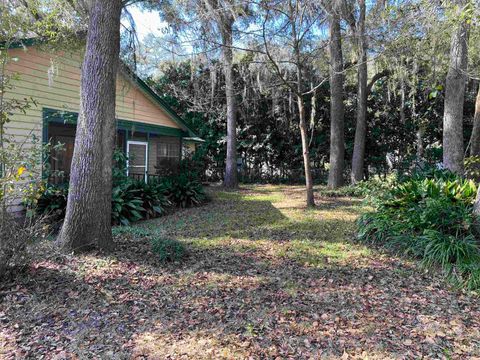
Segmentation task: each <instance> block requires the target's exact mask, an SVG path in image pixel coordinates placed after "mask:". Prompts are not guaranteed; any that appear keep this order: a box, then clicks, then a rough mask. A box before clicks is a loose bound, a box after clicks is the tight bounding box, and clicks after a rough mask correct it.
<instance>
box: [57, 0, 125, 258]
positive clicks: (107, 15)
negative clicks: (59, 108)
mask: <svg viewBox="0 0 480 360" xmlns="http://www.w3.org/2000/svg"><path fill="white" fill-rule="evenodd" d="M121 9H122V2H121V0H110V1H103V0H102V1H100V0H96V1H93V2H92V3H91V7H90V13H89V25H88V34H87V46H86V50H85V57H84V60H83V65H82V79H81V93H80V114H79V117H78V124H77V133H76V138H75V148H74V151H73V158H72V168H71V175H70V187H69V194H68V203H67V210H66V215H65V221H64V224H63V227H62V230H61V232H60V235H59V238H58V241H59V243H60V244H61V245H62V246H64V247H66V248H68V249H70V250H75V251H77V250H83V249H86V248H89V247H92V246H98V247H100V248H103V249H109V248H111V247H112V246H113V240H112V231H111V207H112V162H113V160H112V158H113V147H114V138H115V94H116V76H117V70H118V62H119V60H118V58H119V50H120V13H121Z"/></svg>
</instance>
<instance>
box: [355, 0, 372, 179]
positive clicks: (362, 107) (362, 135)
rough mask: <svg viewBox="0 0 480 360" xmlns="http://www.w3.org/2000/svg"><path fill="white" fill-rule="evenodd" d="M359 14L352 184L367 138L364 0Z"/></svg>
mask: <svg viewBox="0 0 480 360" xmlns="http://www.w3.org/2000/svg"><path fill="white" fill-rule="evenodd" d="M358 4H359V6H360V16H359V19H358V29H357V36H358V51H359V57H358V60H359V64H358V69H357V78H358V89H357V125H356V129H355V142H354V145H353V157H352V173H351V181H352V183H353V184H355V183H357V182H359V181H362V180H363V168H364V166H363V163H364V161H365V143H366V139H367V76H368V69H367V41H366V38H365V12H366V6H365V0H359V1H358Z"/></svg>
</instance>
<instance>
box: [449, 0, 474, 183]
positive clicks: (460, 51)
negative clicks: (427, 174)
mask: <svg viewBox="0 0 480 360" xmlns="http://www.w3.org/2000/svg"><path fill="white" fill-rule="evenodd" d="M466 4H467V0H457V1H456V4H455V5H456V7H457V9H456V13H457V15H458V16H456V18H458V19H461V20H460V23H459V24H458V26H457V28H456V29H455V31H454V32H453V35H452V41H451V45H450V66H449V69H448V73H447V79H446V84H445V85H446V88H445V104H444V114H443V165H444V166H445V167H446V168H447V169H449V170H451V171H453V172H456V173H458V174H463V155H464V148H463V103H464V99H465V81H466V71H467V64H468V47H467V43H468V28H469V26H468V22H467V20H466V18H465V16H461V15H462V13H463V11H464V10H465V9H464V8H465V5H466Z"/></svg>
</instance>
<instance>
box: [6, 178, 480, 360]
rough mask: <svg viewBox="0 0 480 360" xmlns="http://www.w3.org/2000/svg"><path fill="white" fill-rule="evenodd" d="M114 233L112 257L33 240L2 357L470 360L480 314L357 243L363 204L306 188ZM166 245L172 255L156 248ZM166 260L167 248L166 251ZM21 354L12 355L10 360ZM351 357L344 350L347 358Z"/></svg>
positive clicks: (256, 189) (244, 197)
mask: <svg viewBox="0 0 480 360" xmlns="http://www.w3.org/2000/svg"><path fill="white" fill-rule="evenodd" d="M214 189H215V188H214V187H213V188H212V189H209V191H212V195H211V196H212V198H213V201H212V202H210V203H209V204H207V205H205V206H202V207H194V208H189V209H185V210H182V211H177V212H175V213H173V214H172V215H170V216H163V217H159V218H156V219H152V220H150V221H146V222H140V223H137V224H136V225H134V226H119V227H114V233H113V234H114V239H115V242H116V244H117V247H116V248H115V250H114V251H113V252H111V253H108V254H105V253H104V252H97V251H94V252H90V253H82V254H78V255H75V256H72V255H71V254H67V253H64V252H59V251H58V249H56V248H55V247H54V246H53V245H52V243H51V242H41V243H38V244H36V245H35V248H34V251H33V255H34V257H33V258H32V259H31V262H30V265H29V266H28V267H26V268H24V269H23V271H17V273H16V278H15V280H14V281H13V280H12V281H11V282H3V283H2V284H1V285H0V292H1V294H2V296H1V297H0V308H1V309H2V312H1V321H0V344H1V346H0V357H5V358H7V359H8V358H15V356H16V357H17V358H41V357H42V356H44V357H46V358H48V357H54V356H57V357H58V358H75V357H77V358H88V357H92V358H99V359H105V358H115V356H116V357H118V358H124V359H129V358H151V359H167V358H173V359H175V358H185V359H196V360H197V359H198V360H201V359H205V360H207V359H208V360H210V359H248V358H249V357H251V358H254V359H257V358H258V359H270V358H293V359H302V358H313V359H321V358H327V359H341V358H342V357H343V358H347V355H348V358H349V359H350V358H352V359H365V358H366V357H367V356H368V358H369V359H395V358H402V357H405V356H407V357H409V358H422V357H423V358H449V357H450V358H452V359H470V358H473V357H474V356H476V355H477V354H478V353H479V351H480V348H479V343H478V339H479V338H480V332H479V329H480V306H479V302H478V297H475V296H473V295H472V294H471V293H468V292H464V293H461V294H459V292H458V291H452V290H451V289H449V287H448V286H446V283H445V281H444V280H443V279H442V277H441V276H439V275H438V274H436V273H435V272H434V273H426V272H423V271H420V269H419V268H418V267H417V265H416V264H415V262H411V261H409V260H408V259H405V258H399V257H397V256H392V255H391V254H388V253H383V252H379V251H377V249H375V248H374V247H370V246H368V244H363V243H359V242H356V241H354V237H355V232H356V225H355V220H356V219H357V217H358V216H359V215H361V214H362V212H363V211H364V209H365V208H364V205H363V204H362V200H361V199H358V198H352V197H338V196H337V197H324V196H320V194H321V193H322V192H325V191H326V189H325V188H324V187H316V188H315V190H316V194H317V201H318V204H319V206H318V207H317V208H315V209H306V208H305V205H304V191H303V188H302V187H300V186H258V185H249V186H242V187H241V190H240V191H238V192H224V191H215V190H214ZM156 239H159V240H158V241H162V240H163V239H171V240H172V241H175V244H176V245H173V246H172V244H171V243H165V242H164V243H163V245H161V246H160V248H162V249H169V250H167V251H166V252H165V253H164V254H178V251H177V250H176V249H177V245H178V244H181V246H182V247H184V248H185V253H184V255H186V254H188V256H182V257H176V255H173V256H174V257H172V255H168V256H169V257H170V259H171V260H167V259H166V258H165V260H163V259H162V257H163V256H164V255H160V254H158V253H156V252H155V251H154V250H153V249H152V242H156V241H157V240H156ZM162 251H163V250H162ZM13 354H15V355H13ZM345 354H347V355H345Z"/></svg>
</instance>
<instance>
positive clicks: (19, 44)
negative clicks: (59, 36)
mask: <svg viewBox="0 0 480 360" xmlns="http://www.w3.org/2000/svg"><path fill="white" fill-rule="evenodd" d="M46 42H47V40H46V39H43V38H27V39H21V40H18V41H14V42H12V43H10V44H8V48H9V49H18V48H25V47H30V46H35V45H41V44H44V43H46ZM1 45H3V46H5V45H6V44H5V42H4V43H0V46H1ZM120 71H123V72H125V73H126V75H127V76H126V78H127V79H128V80H130V81H131V82H132V83H133V84H134V85H136V86H138V87H139V88H140V90H142V91H143V92H144V93H145V94H147V95H149V97H150V98H151V99H152V100H153V101H154V102H155V103H156V104H157V105H159V106H160V108H162V109H163V110H164V111H165V112H166V113H167V114H168V115H169V116H170V118H171V120H172V121H173V122H175V123H176V124H177V125H178V126H180V128H182V129H183V130H184V131H186V132H187V133H188V137H189V138H197V139H200V138H199V137H198V135H197V134H195V132H194V131H193V130H192V129H190V127H189V126H188V125H187V124H186V123H185V121H184V120H183V119H182V118H181V117H180V116H179V115H178V114H177V113H176V112H175V110H173V109H172V108H171V107H170V106H169V105H168V104H167V103H166V102H165V100H163V99H162V98H161V97H160V96H159V95H158V94H157V93H156V92H155V90H153V89H152V88H151V87H150V86H149V85H148V84H147V83H146V82H145V81H144V80H142V79H141V78H140V77H139V76H138V75H137V74H136V73H135V71H134V70H132V69H131V68H130V67H129V66H128V65H127V64H126V63H125V62H124V61H123V60H120Z"/></svg>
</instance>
